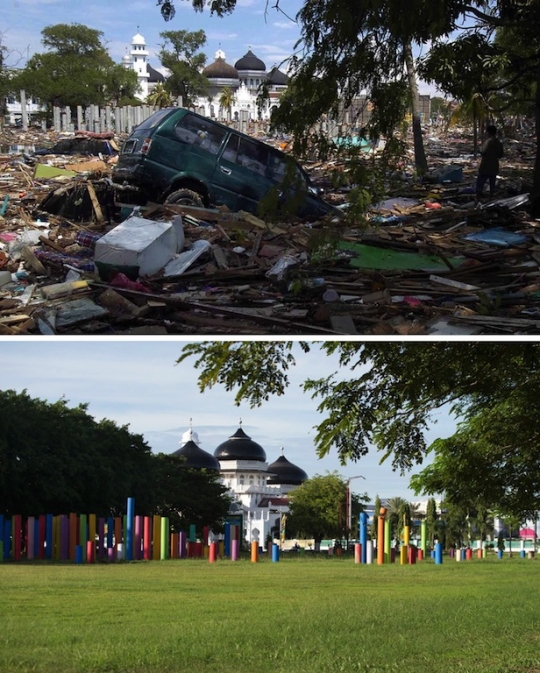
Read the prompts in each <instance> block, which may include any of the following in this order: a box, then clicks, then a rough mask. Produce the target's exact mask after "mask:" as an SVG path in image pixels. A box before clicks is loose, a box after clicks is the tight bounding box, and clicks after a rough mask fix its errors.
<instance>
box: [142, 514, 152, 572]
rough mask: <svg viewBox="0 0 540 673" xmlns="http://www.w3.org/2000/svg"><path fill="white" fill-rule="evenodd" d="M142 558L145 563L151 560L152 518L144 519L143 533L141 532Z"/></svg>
mask: <svg viewBox="0 0 540 673" xmlns="http://www.w3.org/2000/svg"><path fill="white" fill-rule="evenodd" d="M143 558H144V560H145V561H150V559H151V558H152V517H151V516H145V517H144V532H143Z"/></svg>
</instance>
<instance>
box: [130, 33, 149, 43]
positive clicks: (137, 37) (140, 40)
mask: <svg viewBox="0 0 540 673" xmlns="http://www.w3.org/2000/svg"><path fill="white" fill-rule="evenodd" d="M131 44H144V45H145V44H146V40H145V39H144V37H143V36H142V35H141V34H140V33H137V34H136V35H134V36H133V37H132V38H131Z"/></svg>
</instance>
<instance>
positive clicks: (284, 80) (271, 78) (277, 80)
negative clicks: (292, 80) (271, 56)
mask: <svg viewBox="0 0 540 673" xmlns="http://www.w3.org/2000/svg"><path fill="white" fill-rule="evenodd" d="M267 81H268V83H269V84H275V85H277V86H287V85H288V84H289V76H288V75H286V74H285V73H284V72H281V70H279V69H278V68H275V67H274V68H272V70H270V72H269V73H268V80H267Z"/></svg>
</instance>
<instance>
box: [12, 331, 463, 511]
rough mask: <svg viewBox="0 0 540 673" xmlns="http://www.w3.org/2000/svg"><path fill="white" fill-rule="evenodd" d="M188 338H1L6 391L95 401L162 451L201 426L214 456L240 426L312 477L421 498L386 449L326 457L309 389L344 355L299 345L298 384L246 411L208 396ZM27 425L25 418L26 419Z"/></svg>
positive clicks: (100, 413)
mask: <svg viewBox="0 0 540 673" xmlns="http://www.w3.org/2000/svg"><path fill="white" fill-rule="evenodd" d="M182 345H183V343H182V342H181V341H176V340H167V341H159V340H150V339H146V340H136V339H133V340H129V341H123V340H118V339H116V340H114V341H108V340H85V339H80V340H66V339H63V338H61V337H60V338H58V337H57V338H55V339H54V340H49V339H47V338H42V339H39V340H34V339H29V340H23V341H19V340H16V339H4V340H1V341H0V361H1V362H2V368H1V370H0V371H1V374H0V381H1V383H0V386H1V388H2V389H3V390H7V389H11V390H16V391H17V392H21V391H22V390H25V389H26V390H27V392H28V394H29V395H30V396H31V397H36V398H40V399H44V400H48V401H49V402H55V401H57V400H58V399H60V398H65V399H66V400H68V405H69V406H70V407H72V406H76V405H78V404H80V403H88V404H89V408H88V411H89V413H90V414H91V415H92V416H93V417H94V418H96V419H97V420H100V419H102V418H109V419H111V420H114V421H115V422H116V423H117V424H119V425H129V427H130V430H131V431H132V432H134V433H138V434H142V435H143V436H144V438H145V440H146V441H147V443H148V445H149V446H150V447H151V448H152V450H153V451H155V452H163V453H171V452H173V451H175V450H176V449H178V448H179V446H180V442H181V439H182V434H183V433H184V432H185V431H186V430H188V429H189V425H190V418H192V419H193V429H194V430H195V431H196V432H197V433H198V434H199V439H200V442H201V446H202V448H203V449H205V450H206V451H209V452H210V453H213V452H214V450H215V449H216V448H217V446H218V445H219V444H221V442H223V441H225V440H226V439H227V438H228V437H229V436H230V435H232V434H233V433H234V432H236V430H237V429H238V427H239V420H240V418H241V419H242V428H243V429H244V431H245V432H246V433H247V434H248V435H249V436H250V437H251V438H252V439H254V440H255V441H257V442H258V443H259V444H260V445H261V446H262V447H263V448H264V449H265V451H266V456H267V460H268V462H273V461H274V460H276V459H277V458H278V457H279V456H280V455H281V447H283V448H284V453H285V456H286V457H287V458H288V459H289V460H290V461H291V462H293V463H294V464H296V465H298V466H300V467H301V468H302V469H304V470H305V471H306V472H307V473H308V475H309V476H314V475H315V474H326V472H327V471H328V472H332V471H334V470H337V471H338V472H339V473H340V474H341V475H343V477H345V478H350V477H353V476H356V475H363V476H364V477H365V480H362V479H356V480H354V481H353V482H352V484H351V487H352V490H353V491H354V492H359V493H363V492H367V493H368V494H369V495H370V496H371V497H372V498H375V496H376V495H377V494H379V495H380V496H381V497H394V496H401V497H403V498H407V499H409V500H416V499H417V498H416V497H415V496H414V494H413V492H412V491H410V490H409V489H408V483H409V477H400V476H399V474H398V473H395V472H393V471H392V469H391V467H390V465H389V464H386V463H385V464H384V465H382V466H380V465H379V464H378V462H379V458H380V454H377V453H376V452H374V451H373V452H371V453H370V454H369V455H368V456H366V457H364V458H362V459H361V461H360V462H358V463H350V464H348V465H346V466H341V465H340V464H339V461H338V459H337V457H336V455H335V453H334V454H332V455H330V456H327V457H326V458H324V459H318V458H317V456H316V454H315V448H314V437H315V430H314V429H313V426H314V425H316V424H317V423H319V422H320V421H321V420H322V417H321V416H320V414H319V413H318V412H317V404H318V403H317V401H316V400H312V399H311V397H310V396H309V395H305V394H303V392H302V391H301V390H300V387H299V385H300V383H301V382H302V381H303V380H304V379H305V378H306V377H316V376H324V375H328V374H330V373H332V372H333V371H335V369H336V368H337V367H336V366H335V365H336V362H335V360H331V359H330V358H328V357H327V356H326V355H324V354H323V353H321V352H320V351H319V349H318V347H316V348H314V349H313V350H312V352H311V353H309V354H307V355H305V354H303V353H302V351H301V350H300V349H299V348H297V353H296V355H297V363H298V364H297V367H296V368H295V369H293V370H291V376H290V378H291V386H290V388H289V390H288V391H287V393H286V394H285V395H284V396H283V397H280V398H275V399H272V400H270V401H269V402H268V403H266V404H265V405H264V406H263V407H261V408H256V409H249V407H247V405H242V406H240V407H236V406H235V405H234V394H233V393H228V392H226V391H225V390H224V389H223V388H222V387H215V388H213V389H212V390H210V391H207V392H205V393H200V392H199V389H198V386H197V371H196V370H195V369H194V368H193V365H192V362H191V361H189V360H188V361H186V362H184V363H182V364H181V365H177V364H176V359H177V358H178V356H179V355H180V353H181V348H182ZM437 420H438V422H437V424H436V425H435V426H434V429H433V430H432V431H430V435H429V437H430V440H431V441H432V440H433V439H435V438H436V437H438V436H446V435H448V434H451V433H452V431H453V429H454V424H453V422H452V421H451V420H450V419H449V418H448V417H447V416H446V415H445V414H444V413H441V414H440V415H439V416H438V419H437ZM21 422H24V419H21Z"/></svg>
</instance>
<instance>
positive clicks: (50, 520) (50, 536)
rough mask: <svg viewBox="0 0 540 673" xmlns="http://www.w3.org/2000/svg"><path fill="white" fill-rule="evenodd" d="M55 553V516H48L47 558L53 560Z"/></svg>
mask: <svg viewBox="0 0 540 673" xmlns="http://www.w3.org/2000/svg"><path fill="white" fill-rule="evenodd" d="M52 551H53V515H52V514H47V517H46V519H45V558H46V559H49V560H50V559H52Z"/></svg>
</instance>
